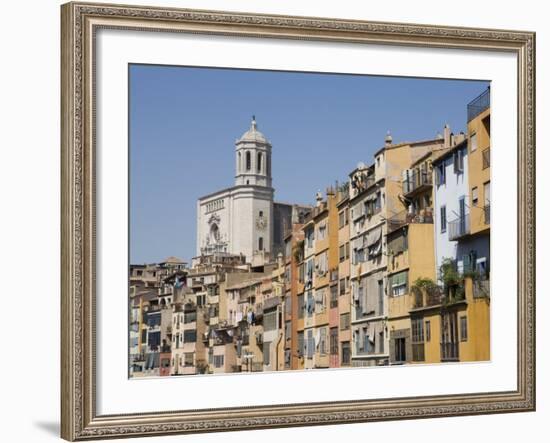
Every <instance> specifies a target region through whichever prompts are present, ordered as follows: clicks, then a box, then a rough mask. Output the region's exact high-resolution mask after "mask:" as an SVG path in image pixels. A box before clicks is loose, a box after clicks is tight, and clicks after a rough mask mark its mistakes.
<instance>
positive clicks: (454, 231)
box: [448, 214, 470, 240]
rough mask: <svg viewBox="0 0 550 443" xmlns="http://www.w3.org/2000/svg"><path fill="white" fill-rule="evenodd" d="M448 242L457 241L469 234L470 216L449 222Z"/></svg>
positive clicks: (466, 215)
mask: <svg viewBox="0 0 550 443" xmlns="http://www.w3.org/2000/svg"><path fill="white" fill-rule="evenodd" d="M448 224H449V240H457V239H459V238H461V237H464V236H465V235H467V234H469V233H470V214H465V215H464V216H462V217H458V218H457V219H455V220H453V221H450V222H449V223H448Z"/></svg>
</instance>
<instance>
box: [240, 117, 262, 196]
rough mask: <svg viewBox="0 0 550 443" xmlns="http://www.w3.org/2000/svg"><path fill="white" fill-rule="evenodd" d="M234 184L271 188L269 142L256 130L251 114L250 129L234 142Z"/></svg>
mask: <svg viewBox="0 0 550 443" xmlns="http://www.w3.org/2000/svg"><path fill="white" fill-rule="evenodd" d="M235 157H236V159H235V160H236V166H235V185H236V186H241V185H245V186H246V185H253V186H265V187H268V188H271V143H269V141H268V140H267V139H266V138H265V136H264V135H263V134H262V133H261V132H260V131H258V124H257V123H256V118H255V117H254V116H252V122H251V124H250V129H249V130H248V131H246V132H245V133H244V134H243V135H242V137H241V138H240V139H238V140H237V141H236V142H235Z"/></svg>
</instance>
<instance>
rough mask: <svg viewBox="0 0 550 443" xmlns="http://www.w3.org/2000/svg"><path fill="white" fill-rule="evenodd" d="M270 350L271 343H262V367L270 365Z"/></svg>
mask: <svg viewBox="0 0 550 443" xmlns="http://www.w3.org/2000/svg"><path fill="white" fill-rule="evenodd" d="M270 348H271V342H265V343H264V365H266V366H269V365H270V363H271V360H270V358H269V357H270V354H271V352H270Z"/></svg>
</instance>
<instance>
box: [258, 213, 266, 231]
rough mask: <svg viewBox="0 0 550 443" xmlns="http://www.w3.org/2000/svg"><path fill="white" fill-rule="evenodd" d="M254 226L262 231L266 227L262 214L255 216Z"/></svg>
mask: <svg viewBox="0 0 550 443" xmlns="http://www.w3.org/2000/svg"><path fill="white" fill-rule="evenodd" d="M256 227H257V228H258V229H259V230H260V231H263V230H264V229H265V228H266V227H267V220H266V218H265V217H264V216H261V217H258V218H256Z"/></svg>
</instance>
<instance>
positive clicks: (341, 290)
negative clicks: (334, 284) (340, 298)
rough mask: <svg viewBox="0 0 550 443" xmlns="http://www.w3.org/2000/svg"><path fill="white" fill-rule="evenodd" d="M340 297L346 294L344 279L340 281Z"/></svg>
mask: <svg viewBox="0 0 550 443" xmlns="http://www.w3.org/2000/svg"><path fill="white" fill-rule="evenodd" d="M339 285H340V295H344V294H345V293H346V280H345V279H344V278H341V279H340V283H339Z"/></svg>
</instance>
